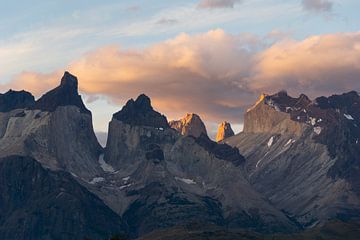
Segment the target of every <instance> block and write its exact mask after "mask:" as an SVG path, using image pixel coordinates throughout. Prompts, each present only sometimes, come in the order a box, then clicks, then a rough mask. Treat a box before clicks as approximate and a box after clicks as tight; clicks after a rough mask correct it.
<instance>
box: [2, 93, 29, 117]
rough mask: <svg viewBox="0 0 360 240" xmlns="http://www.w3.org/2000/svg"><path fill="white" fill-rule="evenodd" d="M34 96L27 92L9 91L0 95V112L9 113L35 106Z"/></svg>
mask: <svg viewBox="0 0 360 240" xmlns="http://www.w3.org/2000/svg"><path fill="white" fill-rule="evenodd" d="M34 104H35V98H34V96H33V95H32V94H31V93H29V92H26V91H13V90H9V91H8V92H7V93H5V94H0V112H9V111H11V110H14V109H19V108H29V107H32V106H34Z"/></svg>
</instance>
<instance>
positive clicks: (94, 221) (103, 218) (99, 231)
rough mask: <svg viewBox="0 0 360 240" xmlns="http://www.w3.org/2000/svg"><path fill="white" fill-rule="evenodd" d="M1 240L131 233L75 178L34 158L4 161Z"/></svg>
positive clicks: (0, 176)
mask: <svg viewBox="0 0 360 240" xmlns="http://www.w3.org/2000/svg"><path fill="white" fill-rule="evenodd" d="M0 212H1V214H0V238H1V239H3V240H12V239H18V240H25V239H26V240H38V239H44V240H45V239H64V240H65V239H85V238H90V239H107V238H108V237H109V236H111V235H113V234H118V233H122V232H125V231H126V228H125V226H124V224H123V222H122V220H121V218H120V217H119V216H118V215H117V214H115V213H114V212H113V211H112V210H111V209H110V208H108V207H107V206H106V205H104V203H103V202H102V201H101V200H100V199H99V198H98V197H96V196H95V195H94V194H92V193H90V192H89V191H88V190H86V188H84V187H82V186H81V185H80V184H78V183H77V182H76V181H75V180H74V179H73V178H72V176H71V175H70V174H69V173H65V172H52V171H49V170H48V169H44V168H43V167H42V166H41V165H40V164H39V163H38V162H37V161H36V160H34V159H31V158H29V157H20V156H11V157H6V158H2V159H0Z"/></svg>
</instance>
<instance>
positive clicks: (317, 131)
mask: <svg viewBox="0 0 360 240" xmlns="http://www.w3.org/2000/svg"><path fill="white" fill-rule="evenodd" d="M321 131H322V129H321V127H314V132H315V133H316V134H317V135H320V133H321Z"/></svg>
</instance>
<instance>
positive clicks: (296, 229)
mask: <svg viewBox="0 0 360 240" xmlns="http://www.w3.org/2000/svg"><path fill="white" fill-rule="evenodd" d="M359 127H360V96H359V95H358V93H357V92H355V91H353V92H348V93H344V94H342V95H333V96H330V97H319V98H316V99H314V100H311V99H309V98H308V97H307V96H306V95H304V94H302V95H300V96H299V97H298V98H294V97H291V96H289V95H288V94H287V93H286V92H285V91H281V92H278V93H276V94H273V95H266V94H263V95H261V96H260V98H259V100H258V101H257V102H256V104H255V105H254V106H253V107H251V108H250V109H248V111H247V112H246V113H245V117H244V129H243V131H242V132H241V133H239V134H236V135H235V134H234V132H233V130H232V129H231V126H230V124H229V123H228V122H226V121H224V122H223V123H222V124H220V125H219V131H218V135H217V139H216V142H215V141H212V140H211V139H210V138H209V137H208V135H207V131H206V128H205V125H204V123H203V122H202V120H201V118H200V117H199V116H198V115H197V114H195V113H192V114H186V116H185V117H184V118H183V119H180V120H177V121H170V122H169V121H168V120H167V118H166V116H164V115H163V114H161V113H159V112H157V111H156V110H154V108H153V107H152V105H151V99H150V98H149V97H148V96H146V95H145V94H141V95H139V96H138V97H137V98H136V99H130V100H129V101H127V103H126V104H125V106H123V107H122V109H119V111H118V112H116V113H114V114H113V116H112V119H111V121H110V123H109V128H108V137H107V142H106V146H105V147H102V146H101V145H100V144H99V143H98V141H97V139H96V136H95V133H94V130H93V125H92V114H91V111H90V110H88V109H87V108H86V106H85V104H84V103H83V101H82V98H81V96H80V95H79V92H78V80H77V78H76V77H75V76H73V75H72V74H70V73H69V72H65V74H64V76H63V77H62V79H61V82H60V85H59V86H58V87H56V88H55V89H53V90H51V91H49V92H47V93H45V94H44V95H43V96H42V97H40V98H39V99H38V100H35V98H34V96H33V95H32V94H31V93H29V92H26V91H13V90H10V91H8V92H7V93H4V94H0V239H4V240H12V239H29V240H33V239H34V240H35V239H41V240H42V239H44V240H45V239H46V240H52V239H56V240H57V239H59V240H60V239H94V240H95V239H110V238H111V236H114V235H116V234H119V235H121V236H127V238H129V239H136V238H140V239H268V238H269V239H296V237H297V238H298V239H302V238H303V239H304V238H305V237H306V238H308V239H318V237H323V236H324V235H321V234H323V232H324V231H325V230H326V229H329V228H332V229H334V228H335V229H336V230H338V231H335V230H334V232H333V233H328V232H326V234H327V235H326V236H325V238H324V239H336V238H335V237H339V236H340V237H343V239H351V238H352V237H354V238H353V239H357V238H356V237H357V236H359V235H358V233H359V232H360V231H359V220H360V219H359V218H360V159H359V156H360V143H359V139H360V128H359ZM329 226H331V227H329ZM324 229H325V230H324ZM343 229H351V231H350V230H349V231H350V233H349V231H343ZM193 233H194V234H193ZM341 234H343V235H341ZM346 234H348V235H346ZM349 234H350V235H349ZM320 235H321V236H320ZM270 237H273V238H270ZM274 237H275V238H274ZM301 237H302V238H301ZM124 238H125V237H124ZM321 239H323V238H321ZM340 239H341V238H340Z"/></svg>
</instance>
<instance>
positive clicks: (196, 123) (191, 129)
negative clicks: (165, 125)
mask: <svg viewBox="0 0 360 240" xmlns="http://www.w3.org/2000/svg"><path fill="white" fill-rule="evenodd" d="M169 125H170V127H172V128H174V129H176V130H177V131H178V132H180V133H181V134H182V135H184V136H188V135H190V136H194V137H199V136H200V135H201V134H205V135H207V132H206V127H205V124H204V123H203V121H202V120H201V118H200V117H199V115H197V114H195V113H187V114H186V116H185V117H183V118H182V119H180V120H174V121H170V122H169Z"/></svg>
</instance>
